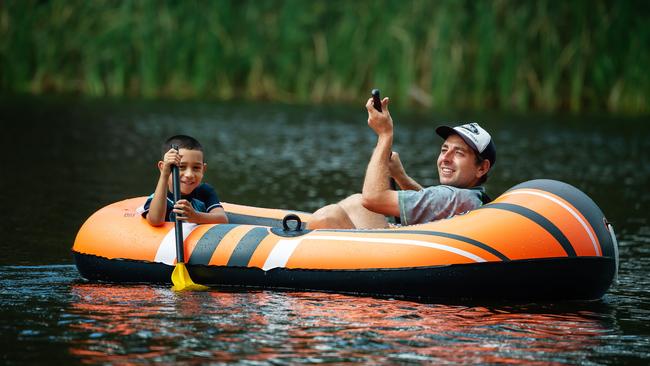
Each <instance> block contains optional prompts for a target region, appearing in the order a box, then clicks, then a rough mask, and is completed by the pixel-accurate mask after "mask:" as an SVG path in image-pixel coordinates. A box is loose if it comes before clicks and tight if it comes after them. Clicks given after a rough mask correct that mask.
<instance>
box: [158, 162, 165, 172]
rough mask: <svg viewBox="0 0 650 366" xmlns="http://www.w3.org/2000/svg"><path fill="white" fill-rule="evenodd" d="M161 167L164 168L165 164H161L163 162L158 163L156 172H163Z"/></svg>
mask: <svg viewBox="0 0 650 366" xmlns="http://www.w3.org/2000/svg"><path fill="white" fill-rule="evenodd" d="M163 166H165V162H163V161H158V170H160V171H161V172H162V170H163Z"/></svg>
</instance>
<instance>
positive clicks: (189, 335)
mask: <svg viewBox="0 0 650 366" xmlns="http://www.w3.org/2000/svg"><path fill="white" fill-rule="evenodd" d="M71 293H72V296H73V300H72V301H71V303H70V307H69V308H68V309H66V310H65V312H66V313H67V314H68V316H69V318H68V319H67V324H66V328H67V329H66V330H65V333H66V334H67V336H68V337H70V338H72V339H75V341H74V342H71V345H70V353H71V354H72V355H74V356H75V357H79V358H81V359H83V360H84V361H87V362H89V363H121V362H125V361H127V360H130V359H133V358H134V357H137V358H138V359H141V360H149V361H156V362H171V361H176V362H178V361H191V360H194V361H196V360H197V358H203V359H207V360H215V361H217V360H218V361H225V362H227V361H236V360H239V359H247V360H256V361H268V362H270V363H291V362H296V363H298V362H362V361H365V362H398V361H427V362H436V363H474V362H476V363H511V364H529V363H530V362H531V361H532V360H535V361H539V362H540V363H541V362H544V363H546V362H549V361H552V362H567V361H570V360H573V359H574V357H575V355H577V354H583V355H584V354H588V353H590V352H591V351H592V350H593V349H595V348H597V347H599V346H600V345H601V339H602V338H604V337H606V336H607V335H609V334H612V333H613V329H612V328H611V326H612V324H611V319H603V318H602V316H603V315H602V314H599V315H597V314H595V313H593V312H591V311H590V310H580V306H575V309H571V308H568V309H561V308H560V309H555V308H553V307H548V308H543V307H532V308H530V309H527V308H526V307H522V308H486V307H463V306H448V305H433V304H418V303H412V302H404V301H391V300H377V299H372V298H356V297H349V296H343V295H336V294H322V293H276V292H247V293H228V292H216V291H213V292H202V293H181V294H174V293H173V292H171V291H170V290H169V289H168V288H156V287H150V286H134V287H122V286H106V285H94V284H74V285H73V286H72V289H71ZM586 308H587V309H588V308H589V305H587V306H586ZM601 308H602V306H601ZM558 310H559V311H560V312H558ZM601 310H602V309H601Z"/></svg>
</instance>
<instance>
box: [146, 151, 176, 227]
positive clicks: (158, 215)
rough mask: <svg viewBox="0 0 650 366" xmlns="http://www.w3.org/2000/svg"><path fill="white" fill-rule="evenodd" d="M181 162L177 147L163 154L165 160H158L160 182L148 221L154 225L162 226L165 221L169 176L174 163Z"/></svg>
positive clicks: (150, 207)
mask: <svg viewBox="0 0 650 366" xmlns="http://www.w3.org/2000/svg"><path fill="white" fill-rule="evenodd" d="M180 163H181V156H180V155H179V154H178V151H176V149H169V151H167V152H166V153H165V155H164V156H163V161H159V162H158V169H159V170H160V178H158V184H157V185H156V190H155V191H154V194H153V198H152V199H151V204H150V206H149V213H148V214H147V222H149V224H151V225H152V226H160V225H162V224H164V223H165V215H166V214H167V191H168V188H167V187H169V176H170V175H171V173H172V165H176V166H178V165H180Z"/></svg>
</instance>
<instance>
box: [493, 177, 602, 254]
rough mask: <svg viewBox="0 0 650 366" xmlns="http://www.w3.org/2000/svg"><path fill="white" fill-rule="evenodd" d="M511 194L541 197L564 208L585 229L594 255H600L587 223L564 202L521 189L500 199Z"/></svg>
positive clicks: (505, 194)
mask: <svg viewBox="0 0 650 366" xmlns="http://www.w3.org/2000/svg"><path fill="white" fill-rule="evenodd" d="M512 194H532V195H534V196H539V197H543V198H546V199H548V200H550V201H552V202H555V203H557V204H558V205H560V206H561V207H562V208H564V209H565V210H567V211H569V213H570V214H571V215H572V216H573V217H575V219H576V220H578V222H579V223H580V225H582V227H583V228H584V229H585V231H586V232H587V235H589V239H591V244H592V245H593V246H594V250H595V251H596V255H601V254H600V248H598V244H596V239H595V238H594V235H593V234H592V233H591V230H589V227H588V226H587V223H586V222H585V221H584V220H583V219H582V218H581V217H580V215H578V213H577V212H575V211H574V210H573V209H571V207H569V206H567V205H566V204H565V203H564V202H562V201H560V200H558V199H557V198H555V197H553V196H549V195H547V194H544V193H541V192H536V191H529V190H525V189H522V190H515V191H512V192H507V193H504V194H503V195H502V197H505V196H509V195H512Z"/></svg>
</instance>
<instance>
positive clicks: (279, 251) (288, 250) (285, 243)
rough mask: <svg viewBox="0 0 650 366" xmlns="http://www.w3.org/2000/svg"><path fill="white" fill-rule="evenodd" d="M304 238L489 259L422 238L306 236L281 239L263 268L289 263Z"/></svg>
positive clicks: (267, 268) (475, 259) (478, 260)
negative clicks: (421, 239)
mask: <svg viewBox="0 0 650 366" xmlns="http://www.w3.org/2000/svg"><path fill="white" fill-rule="evenodd" d="M303 240H336V241H347V242H350V241H357V242H363V243H385V244H391V245H415V246H420V247H427V248H432V249H438V250H442V251H445V252H450V253H455V254H458V255H460V256H463V257H465V258H468V259H471V260H473V261H474V262H487V260H485V259H483V258H481V257H479V256H477V255H475V254H472V253H470V252H467V251H464V250H462V249H458V248H454V247H450V246H448V245H443V244H437V243H430V242H426V241H420V240H409V239H385V238H355V237H350V236H318V235H315V236H306V237H302V238H299V239H290V240H289V239H287V240H279V241H278V242H277V243H276V244H275V246H274V247H273V250H271V253H270V254H269V257H268V258H267V259H266V262H264V266H262V269H263V270H265V271H268V270H269V269H273V268H278V267H284V266H286V265H287V262H288V261H289V258H290V257H291V254H293V252H294V250H295V249H296V247H297V246H298V244H300V243H301V242H302V241H303Z"/></svg>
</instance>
